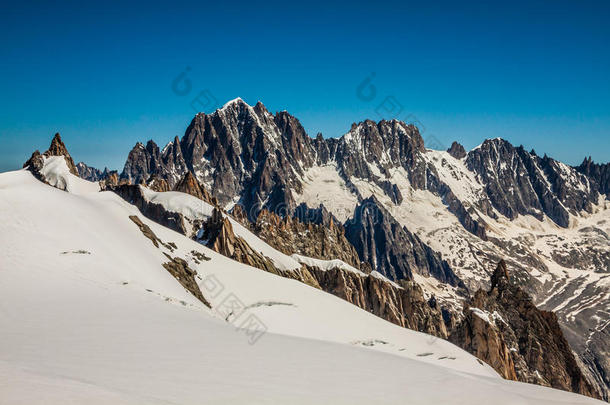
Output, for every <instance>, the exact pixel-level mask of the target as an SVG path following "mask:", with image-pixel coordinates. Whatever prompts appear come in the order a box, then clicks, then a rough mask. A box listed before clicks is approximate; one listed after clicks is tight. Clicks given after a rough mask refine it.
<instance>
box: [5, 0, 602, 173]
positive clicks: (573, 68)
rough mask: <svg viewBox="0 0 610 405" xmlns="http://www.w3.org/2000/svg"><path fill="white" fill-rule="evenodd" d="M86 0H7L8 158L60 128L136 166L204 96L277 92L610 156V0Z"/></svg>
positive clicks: (318, 116)
mask: <svg viewBox="0 0 610 405" xmlns="http://www.w3.org/2000/svg"><path fill="white" fill-rule="evenodd" d="M83 3H86V2H74V3H69V2H62V3H58V4H47V3H32V2H17V3H15V4H8V3H7V2H5V3H4V4H3V12H2V14H1V15H0V33H1V35H0V171H5V170H9V169H13V168H17V167H20V166H21V164H22V163H23V161H25V159H26V158H27V157H29V154H30V153H31V152H32V151H33V150H34V149H41V150H46V148H47V147H48V144H49V142H50V140H51V137H52V135H53V134H54V133H55V132H60V133H61V134H62V137H63V139H64V141H65V142H66V144H67V146H68V148H69V150H70V151H71V153H72V155H73V157H74V158H75V160H77V161H81V160H83V161H85V162H86V163H88V164H90V165H94V166H97V167H100V168H103V167H104V166H109V167H110V168H117V169H120V168H122V165H123V163H124V161H125V158H126V156H127V153H128V152H129V150H130V149H131V147H132V146H133V145H134V144H135V142H136V141H146V140H148V139H154V140H155V141H156V142H157V143H158V144H160V145H161V146H162V145H164V144H165V143H167V141H169V140H170V139H172V138H173V137H174V136H176V135H178V136H182V135H183V134H184V130H185V129H186V127H187V125H188V123H189V122H190V120H191V118H192V117H193V115H194V113H195V110H194V109H193V107H192V106H191V104H193V100H194V99H195V98H196V97H197V96H199V98H198V99H197V100H198V102H199V107H198V108H199V109H202V110H203V111H205V112H210V111H211V110H213V107H214V105H213V104H215V103H216V101H217V103H218V104H220V105H222V104H223V103H224V102H226V101H227V100H230V99H233V98H235V97H238V96H239V97H242V98H243V99H244V100H245V101H246V102H248V103H250V104H254V103H256V101H258V100H261V101H262V102H263V103H264V104H265V105H266V106H267V107H268V108H269V110H271V111H272V112H275V111H280V110H288V111H289V112H290V113H292V114H293V115H295V116H296V117H297V118H299V119H300V120H301V123H302V124H303V126H304V127H305V128H306V129H307V131H308V132H309V134H310V135H312V136H314V135H315V134H316V133H317V132H322V134H323V135H324V136H326V137H336V136H340V135H342V134H343V133H344V132H346V131H347V130H348V129H349V127H350V125H351V123H352V122H357V121H361V120H363V119H366V118H371V119H375V120H378V119H379V118H380V117H384V118H393V117H397V118H403V119H406V120H417V122H419V123H421V125H422V127H423V128H424V129H425V131H424V133H423V136H424V138H425V139H427V140H428V142H429V143H430V144H431V146H434V145H445V146H448V145H449V144H450V143H451V142H452V141H453V140H458V141H460V142H461V143H463V144H464V145H465V146H466V148H467V149H469V148H472V147H474V146H476V145H478V144H479V143H481V141H482V140H483V139H485V138H494V137H498V136H500V137H503V138H506V139H508V140H509V141H511V142H512V143H514V144H516V145H518V144H524V145H525V146H526V147H527V148H534V149H536V151H537V152H538V153H539V154H541V153H545V152H546V153H548V154H549V155H550V156H553V157H555V158H557V159H560V160H562V161H565V162H567V163H570V164H577V163H580V161H581V160H582V159H583V158H584V157H585V156H587V155H592V156H593V158H594V159H595V160H596V161H604V162H606V161H609V160H610V75H609V72H610V24H608V23H607V22H608V20H609V19H610V3H609V2H602V1H600V2H587V1H584V2H562V1H549V2H536V1H534V2H532V1H528V2H523V3H520V2H511V3H510V4H507V5H493V4H489V3H490V2H480V3H476V2H475V3H470V4H468V5H464V4H454V3H450V2H447V3H444V2H416V3H408V2H376V3H368V4H367V3H359V2H349V3H344V4H330V2H320V3H316V2H303V3H289V2H282V3H274V2H265V3H264V4H258V3H256V2H244V3H241V2H239V1H233V2H230V3H229V2H216V3H206V2H193V3H181V2H167V1H165V2H158V3H155V2H152V1H149V2H146V3H140V4H137V3H131V4H129V5H125V4H121V3H118V2H117V3H113V2H106V3H103V4H102V3H100V4H83ZM491 3H493V2H491ZM183 73H184V74H185V75H184V76H182V78H186V79H187V80H188V81H189V83H190V90H189V89H186V88H184V87H181V86H183V85H184V83H185V82H184V81H179V83H178V82H177V84H178V85H177V86H174V85H173V83H174V80H176V78H177V77H179V75H181V74H183ZM367 78H369V79H370V78H372V80H371V81H369V82H364V81H365V80H366V79H367ZM370 86H373V87H370ZM373 88H374V92H372V89H373ZM176 89H177V91H175V90H176ZM187 90H189V91H187ZM183 93H186V94H183ZM206 97H208V98H209V99H213V100H216V101H215V102H207V103H206V102H204V101H205V99H206ZM195 104H196V105H197V101H196V102H195ZM392 106H393V107H394V108H392ZM432 144H433V145H432Z"/></svg>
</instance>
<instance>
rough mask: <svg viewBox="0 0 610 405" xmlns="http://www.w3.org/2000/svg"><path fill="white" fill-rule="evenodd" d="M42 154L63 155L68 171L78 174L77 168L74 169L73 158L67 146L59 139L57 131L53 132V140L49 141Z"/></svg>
mask: <svg viewBox="0 0 610 405" xmlns="http://www.w3.org/2000/svg"><path fill="white" fill-rule="evenodd" d="M43 155H45V156H47V157H49V156H63V157H64V158H65V159H66V164H67V165H68V169H70V173H72V174H73V175H75V176H78V170H77V169H76V165H75V164H74V160H72V156H70V153H68V148H66V145H64V143H63V142H62V140H61V136H60V135H59V132H57V133H56V134H55V136H54V137H53V140H52V141H51V146H49V149H47V151H46V152H45V153H43Z"/></svg>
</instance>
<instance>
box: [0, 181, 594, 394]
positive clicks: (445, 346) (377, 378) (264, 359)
mask: <svg viewBox="0 0 610 405" xmlns="http://www.w3.org/2000/svg"><path fill="white" fill-rule="evenodd" d="M137 214H138V212H137V210H136V209H135V207H133V206H131V205H129V204H127V203H126V202H124V201H123V200H122V199H120V198H119V197H118V196H116V195H115V194H113V193H110V192H101V193H99V192H84V193H79V194H71V193H67V192H63V191H60V190H58V189H55V188H52V187H50V186H48V185H45V184H43V183H41V182H39V181H37V180H36V179H34V178H33V176H32V175H31V174H30V173H29V172H27V171H18V172H9V173H4V174H0V230H1V231H0V249H2V251H1V252H0V257H2V261H1V262H0V264H1V266H0V296H2V300H0V330H2V333H1V334H0V403H1V404H37V403H46V404H48V403H51V404H53V403H61V404H66V403H68V404H69V403H75V404H76V403H83V402H85V401H86V402H87V403H91V404H107V403H113V404H115V403H116V404H142V403H159V404H160V403H163V404H168V403H175V404H178V403H179V404H201V403H206V404H245V403H248V404H254V403H267V404H276V403H292V404H305V403H308V404H309V403H330V404H343V403H345V404H347V403H349V404H354V403H356V404H358V403H361V404H365V403H366V404H371V403H376V404H379V403H382V404H383V403H386V404H393V403H420V404H428V403H429V404H435V403H454V404H460V403H463V404H477V403H481V404H483V403H489V402H490V401H491V400H492V399H493V402H494V403H498V404H514V403H520V404H523V403H526V404H558V403H574V404H576V403H582V404H585V403H596V402H595V401H593V400H590V399H587V398H584V397H581V396H578V395H574V394H570V393H564V392H560V391H556V390H551V389H547V388H542V387H537V386H532V385H526V384H520V383H513V382H507V381H504V380H502V379H500V378H499V377H498V376H497V375H496V374H495V373H494V372H493V371H492V370H491V369H490V368H489V367H487V366H483V365H481V364H479V362H478V361H477V360H476V359H475V358H474V357H472V356H471V355H469V354H467V353H466V352H464V351H462V350H460V349H458V348H457V347H455V346H453V345H451V344H449V343H447V342H445V341H442V340H438V339H435V338H433V337H431V336H428V335H425V334H421V333H417V332H413V331H409V330H406V329H402V328H400V327H397V326H395V325H392V324H390V323H388V322H385V321H383V320H381V319H379V318H377V317H375V316H373V315H371V314H369V313H367V312H365V311H362V310H360V309H358V308H357V307H355V306H352V305H350V304H348V303H347V302H345V301H342V300H340V299H338V298H336V297H334V296H332V295H329V294H326V293H324V292H322V291H319V290H316V289H314V288H310V287H308V286H306V285H304V284H302V283H299V282H296V281H293V280H288V279H284V278H281V277H277V276H274V275H272V274H269V273H266V272H263V271H260V270H256V269H253V268H250V267H248V266H245V265H242V264H239V263H236V262H234V261H231V260H229V259H227V258H225V257H223V256H220V255H218V254H215V253H214V252H212V251H210V250H208V249H206V248H204V247H202V246H201V245H199V244H197V243H196V242H194V241H192V240H189V239H187V238H185V237H183V236H182V235H179V234H177V233H175V232H173V231H171V230H168V229H166V228H163V227H161V226H159V225H156V224H155V223H153V222H151V221H148V220H146V219H145V218H143V217H142V216H140V218H141V219H142V220H143V222H144V223H145V224H147V225H148V226H150V228H151V229H152V230H153V232H154V233H155V234H156V235H157V236H158V237H159V238H160V239H161V240H163V241H164V242H174V243H175V244H176V245H177V249H176V250H175V251H174V252H171V253H170V254H171V255H173V256H179V257H182V258H184V259H185V260H187V261H188V262H189V265H190V266H191V267H192V268H193V269H196V270H197V272H198V274H199V277H200V278H201V279H200V280H199V283H200V287H201V290H202V292H203V293H204V295H206V298H208V299H209V300H210V301H211V302H212V310H210V309H208V308H207V307H205V306H204V305H203V304H202V303H200V302H199V301H198V300H196V299H195V298H194V297H192V296H191V295H190V293H188V292H186V291H185V290H184V289H183V288H182V287H181V286H180V285H179V284H178V282H177V281H176V280H174V279H173V278H172V276H171V275H170V274H169V273H168V272H166V271H165V270H164V269H163V267H162V266H161V263H163V262H165V261H167V258H166V257H165V256H164V255H163V252H164V251H165V250H163V248H156V247H155V246H153V244H152V243H151V241H150V240H149V239H147V238H146V237H144V235H143V234H142V233H141V232H140V230H139V229H138V228H137V227H136V226H135V225H134V223H133V222H132V221H131V220H130V219H129V218H128V216H129V215H137ZM191 251H198V252H200V253H204V254H205V255H207V256H209V257H211V260H210V261H201V262H199V263H197V262H196V261H195V260H194V257H193V255H191V254H190V253H189V252H191ZM165 252H166V253H167V251H165ZM219 286H222V289H219ZM229 296H231V297H234V298H237V299H238V300H239V301H240V302H242V303H243V304H244V305H245V306H247V307H249V308H248V309H247V310H245V312H244V315H242V317H245V316H248V317H250V316H251V315H255V316H257V317H258V319H259V321H260V322H261V324H262V325H264V327H265V328H266V329H267V333H266V334H264V335H261V336H259V339H257V340H256V341H255V342H252V336H253V334H252V333H251V332H252V331H256V330H254V329H251V330H250V333H247V332H245V331H244V330H241V329H236V326H239V325H240V324H241V322H242V321H241V319H240V318H241V317H240V318H238V319H237V320H234V319H232V318H231V316H229V317H225V316H223V315H224V313H223V312H222V309H223V302H225V300H226V298H227V297H229ZM225 318H226V319H227V320H225ZM249 343H254V344H249ZM464 387H468V389H467V390H465V389H464Z"/></svg>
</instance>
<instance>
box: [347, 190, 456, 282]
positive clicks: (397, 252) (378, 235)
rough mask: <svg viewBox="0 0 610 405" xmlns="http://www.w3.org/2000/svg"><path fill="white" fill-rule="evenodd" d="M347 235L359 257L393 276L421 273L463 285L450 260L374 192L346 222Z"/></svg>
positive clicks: (393, 277) (381, 271)
mask: <svg viewBox="0 0 610 405" xmlns="http://www.w3.org/2000/svg"><path fill="white" fill-rule="evenodd" d="M345 236H346V238H347V239H348V240H349V241H350V242H351V243H352V244H353V245H354V247H355V248H356V251H357V252H358V255H359V256H360V260H362V261H364V262H368V263H370V264H371V267H372V268H373V269H374V270H377V271H378V272H380V273H381V274H383V275H384V276H386V277H388V278H389V279H391V280H401V279H406V280H413V274H414V273H418V274H421V275H424V276H433V277H435V278H436V279H438V280H440V281H442V282H444V283H447V284H450V285H452V286H462V287H463V283H462V281H461V280H460V279H459V278H458V277H457V275H456V274H455V273H454V272H453V270H452V269H451V267H450V266H449V264H448V263H447V262H446V261H444V260H443V259H442V258H441V256H440V255H439V254H438V253H436V252H435V251H433V250H432V249H431V248H430V247H429V246H428V245H426V244H425V243H423V242H422V241H421V240H420V239H419V237H418V236H417V235H415V234H413V233H411V232H409V231H408V230H407V228H405V227H404V226H401V225H400V224H399V223H398V222H397V221H396V220H395V219H394V218H393V217H392V215H391V214H390V213H389V212H388V211H387V210H386V209H385V208H383V206H382V205H381V204H380V203H379V201H377V199H376V198H375V197H374V196H373V197H370V198H367V199H365V200H363V201H362V203H361V204H360V205H359V206H358V207H357V208H356V211H355V213H354V217H353V218H352V219H349V220H348V221H347V222H346V223H345Z"/></svg>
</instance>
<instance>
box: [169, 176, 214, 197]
mask: <svg viewBox="0 0 610 405" xmlns="http://www.w3.org/2000/svg"><path fill="white" fill-rule="evenodd" d="M174 190H175V191H180V192H183V193H186V194H190V195H192V196H194V197H197V198H199V199H200V200H203V201H205V202H207V203H209V204H212V205H216V201H215V200H214V199H213V198H212V196H211V195H210V193H208V191H207V190H206V189H205V188H204V187H203V186H202V185H201V184H199V182H198V181H197V179H196V178H195V176H193V173H191V172H190V171H188V172H186V174H185V175H184V177H183V178H182V179H181V180H180V181H179V182H178V184H176V187H175V188H174Z"/></svg>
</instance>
